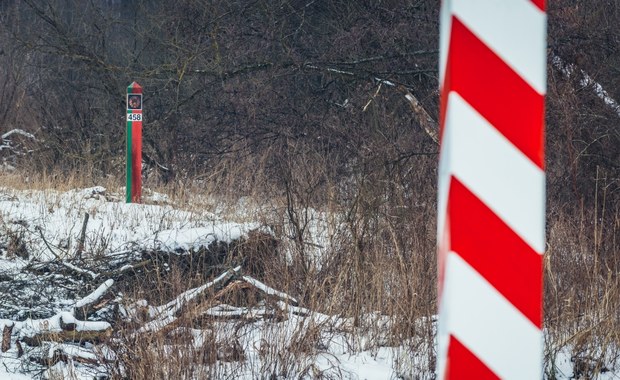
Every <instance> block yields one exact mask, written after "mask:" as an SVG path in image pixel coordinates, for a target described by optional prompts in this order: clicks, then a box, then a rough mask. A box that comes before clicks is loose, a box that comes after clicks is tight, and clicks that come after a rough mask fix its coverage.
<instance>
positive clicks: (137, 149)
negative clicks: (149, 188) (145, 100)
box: [125, 82, 142, 203]
mask: <svg viewBox="0 0 620 380" xmlns="http://www.w3.org/2000/svg"><path fill="white" fill-rule="evenodd" d="M125 189H126V191H125V193H126V202H127V203H140V202H141V200H142V87H141V86H140V85H139V84H138V83H136V82H133V83H132V84H130V85H129V87H127V185H126V187H125Z"/></svg>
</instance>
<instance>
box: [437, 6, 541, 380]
mask: <svg viewBox="0 0 620 380" xmlns="http://www.w3.org/2000/svg"><path fill="white" fill-rule="evenodd" d="M440 14H441V16H440V17H441V20H440V25H441V30H440V57H439V62H440V67H439V83H440V93H441V107H440V114H441V116H440V120H441V121H440V135H441V152H440V161H439V186H438V190H439V194H438V213H437V215H438V222H437V243H438V278H439V289H438V303H439V323H438V329H437V342H438V348H437V374H438V376H437V378H438V379H465V378H471V379H474V378H475V379H498V378H501V379H537V378H541V376H542V359H543V335H542V265H543V260H542V255H543V252H544V249H545V172H544V141H543V135H544V99H545V93H546V81H547V80H546V34H547V16H546V12H545V0H512V1H497V0H443V1H442V4H441V13H440Z"/></svg>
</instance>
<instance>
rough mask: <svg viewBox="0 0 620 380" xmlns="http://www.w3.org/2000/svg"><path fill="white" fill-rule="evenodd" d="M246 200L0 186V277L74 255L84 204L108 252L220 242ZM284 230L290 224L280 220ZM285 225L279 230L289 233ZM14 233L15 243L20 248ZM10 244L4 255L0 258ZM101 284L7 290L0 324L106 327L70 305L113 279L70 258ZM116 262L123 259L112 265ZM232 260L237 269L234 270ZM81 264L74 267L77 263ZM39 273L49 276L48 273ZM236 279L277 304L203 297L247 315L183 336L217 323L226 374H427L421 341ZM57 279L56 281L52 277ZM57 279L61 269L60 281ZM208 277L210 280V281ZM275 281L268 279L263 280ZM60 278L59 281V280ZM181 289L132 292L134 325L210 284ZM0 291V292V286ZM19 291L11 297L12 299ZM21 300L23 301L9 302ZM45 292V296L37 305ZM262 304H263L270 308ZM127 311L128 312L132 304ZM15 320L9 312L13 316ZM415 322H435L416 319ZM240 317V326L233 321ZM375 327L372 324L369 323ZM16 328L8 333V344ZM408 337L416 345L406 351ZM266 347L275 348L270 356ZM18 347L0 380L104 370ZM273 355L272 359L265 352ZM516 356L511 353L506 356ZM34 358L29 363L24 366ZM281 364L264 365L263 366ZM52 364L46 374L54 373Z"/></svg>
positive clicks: (231, 313) (320, 227) (26, 331)
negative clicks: (238, 352) (366, 327)
mask: <svg viewBox="0 0 620 380" xmlns="http://www.w3.org/2000/svg"><path fill="white" fill-rule="evenodd" d="M252 205H253V203H252V202H251V201H250V200H248V199H242V200H241V201H240V202H239V205H238V206H237V211H238V215H239V218H238V220H244V222H236V221H234V220H228V219H226V218H224V217H223V216H222V214H221V213H220V212H219V211H218V210H217V209H216V210H213V211H208V210H204V209H203V208H196V209H192V210H183V209H180V208H176V207H174V206H173V205H172V204H171V203H170V200H169V198H168V197H167V196H166V195H163V194H157V193H151V196H150V197H146V199H145V203H144V204H125V203H124V201H123V196H122V194H119V193H111V192H109V191H108V190H107V189H105V188H103V187H99V186H98V187H92V188H88V189H77V190H72V191H68V192H56V191H15V190H12V189H7V188H0V227H1V230H2V231H3V233H6V236H2V237H0V283H1V282H2V281H7V279H12V280H13V281H18V282H19V281H21V283H22V284H28V283H31V282H33V281H36V275H31V276H29V275H26V274H24V273H23V272H20V271H21V269H23V268H25V267H26V266H28V265H33V263H35V262H50V261H55V262H62V265H65V266H72V265H73V264H70V263H69V262H64V261H63V260H61V259H64V258H68V257H75V255H76V254H78V253H79V252H78V247H79V245H80V244H79V240H80V237H81V230H82V224H83V220H84V216H85V214H86V213H88V214H89V220H88V223H87V231H86V235H85V240H84V252H88V253H89V254H91V255H100V256H110V257H113V256H114V255H116V254H118V253H120V252H127V251H131V250H134V249H137V248H141V249H155V250H164V251H179V250H180V251H189V250H197V249H200V248H201V247H207V246H209V244H211V243H212V242H214V241H222V242H230V241H232V240H234V239H238V238H239V237H242V236H245V235H246V234H247V233H248V232H249V231H252V230H255V229H260V228H264V227H262V226H261V225H260V224H259V223H255V222H247V220H249V217H248V216H251V215H253V214H252V212H251V210H248V208H249V207H254V206H252ZM306 215H307V217H308V218H309V219H308V225H309V226H310V228H308V230H307V231H306V233H307V234H308V236H305V238H306V239H305V240H306V241H308V242H310V244H309V247H308V248H309V249H313V251H312V252H313V253H314V255H315V264H316V265H320V264H321V257H322V255H323V254H324V252H325V251H326V248H327V246H328V245H329V243H330V238H331V237H333V236H334V234H335V232H334V228H333V226H332V225H331V224H333V223H334V221H335V220H337V218H336V217H334V216H330V215H328V214H326V213H321V212H318V211H315V210H309V212H308V213H307V214H306ZM288 232H290V233H291V234H293V231H288ZM288 232H287V231H284V233H288ZM20 244H22V245H23V247H21V248H20ZM9 251H10V253H11V257H8V254H9ZM70 269H71V270H73V271H76V272H78V273H83V274H84V276H87V277H90V278H92V279H93V280H94V281H95V282H96V283H98V284H100V285H99V287H98V288H96V289H94V290H93V291H92V292H91V293H90V294H88V295H84V294H82V295H81V297H80V296H78V295H77V294H73V293H72V292H71V291H66V290H62V289H65V288H70V286H64V285H71V284H64V285H63V283H62V282H60V283H59V285H58V286H59V287H58V288H54V287H51V288H50V287H49V286H47V287H46V288H42V289H41V290H40V291H37V292H36V294H35V293H30V294H26V296H25V297H26V298H25V299H24V298H22V299H19V298H18V299H17V300H16V301H10V302H9V301H8V300H6V299H3V300H2V303H1V304H0V332H2V330H3V328H4V327H5V326H7V325H13V329H14V331H15V332H17V333H16V335H19V336H27V335H33V334H36V333H37V332H40V331H41V330H42V329H46V330H49V331H58V330H59V329H60V322H61V318H62V321H63V322H64V323H74V324H75V325H76V330H78V331H79V330H88V329H107V328H108V327H109V324H107V322H103V321H90V322H83V321H79V320H77V319H76V318H75V315H74V314H73V310H75V308H80V307H82V306H85V305H87V304H89V303H91V302H93V301H94V300H96V299H98V298H99V297H101V295H102V294H103V293H105V292H106V291H107V290H108V288H110V287H111V286H112V285H113V283H114V282H113V281H112V280H109V279H106V278H99V276H100V275H99V274H98V273H93V272H91V271H87V270H83V269H81V268H79V267H77V266H74V267H73V268H70ZM121 270H122V268H121ZM237 270H238V269H237V268H235V269H234V271H237ZM80 271H81V272H80ZM45 276H47V277H48V278H51V279H53V276H54V274H53V273H47V274H46V275H45ZM240 280H243V281H245V282H247V283H248V284H250V285H251V286H253V287H255V288H256V289H258V290H260V291H262V292H264V293H265V294H267V295H269V296H272V297H277V298H279V299H280V301H278V302H277V303H276V304H275V306H274V305H271V306H269V307H268V305H266V304H265V305H261V306H260V307H258V308H254V309H252V310H250V309H247V308H244V307H235V306H231V305H213V306H212V307H210V308H209V309H207V310H205V315H209V316H212V317H235V318H236V319H237V320H238V319H239V318H245V319H246V320H247V321H248V322H247V323H243V324H242V325H239V324H236V323H235V324H234V325H233V324H231V323H230V322H226V320H225V319H224V320H223V321H222V322H218V324H217V325H216V326H214V327H213V329H212V331H211V332H207V331H206V330H197V329H192V330H191V331H190V332H191V334H192V336H193V344H194V345H196V346H197V347H201V346H202V345H203V344H204V343H205V341H206V339H207V337H206V334H212V333H216V334H219V335H218V336H217V338H216V339H217V340H221V341H226V340H227V339H228V340H235V341H238V342H239V344H240V346H241V347H242V348H243V351H244V352H245V360H244V362H243V364H242V365H239V366H237V367H234V368H233V365H232V364H231V363H229V362H218V364H217V365H219V366H220V367H221V368H222V369H223V371H227V373H235V377H236V378H239V379H254V378H256V376H257V374H258V373H259V371H265V370H270V368H269V366H270V365H272V364H270V363H279V364H278V365H283V364H286V365H288V366H290V368H288V369H289V370H290V371H292V372H290V373H297V374H298V375H299V374H301V376H299V377H300V378H307V379H312V378H315V377H317V376H319V375H321V376H324V377H325V378H342V379H368V380H372V379H399V378H402V379H432V378H434V374H433V372H432V368H429V363H431V362H432V360H431V358H429V356H428V355H429V354H428V353H429V352H431V351H432V350H433V348H432V346H431V345H430V342H407V344H405V342H402V345H401V346H397V347H391V346H388V343H387V340H386V342H385V344H382V343H381V342H382V338H381V337H380V336H377V335H376V334H375V335H373V336H368V332H365V331H361V330H360V329H359V328H356V327H354V324H353V321H351V320H348V319H345V318H338V317H335V316H329V315H324V314H321V313H317V312H313V311H312V310H308V309H305V308H303V307H302V306H298V305H297V304H298V302H297V300H296V299H294V298H293V297H291V296H289V295H287V294H285V293H282V292H280V291H279V290H277V289H274V288H272V287H270V286H268V285H266V284H264V283H262V282H260V281H258V280H256V279H254V278H252V277H249V276H242V277H241V278H240ZM59 281H61V280H59ZM63 281H64V280H63ZM217 281H218V279H214V280H213V282H217ZM273 285H277V284H271V286H273ZM63 286H64V287H63ZM208 286H210V284H205V285H204V286H203V287H201V288H195V289H190V290H188V291H187V292H186V293H184V294H181V295H180V296H179V297H178V298H177V299H176V300H173V301H171V302H170V303H168V304H165V305H162V306H151V305H147V304H146V303H140V302H137V303H136V307H147V306H148V307H147V309H148V310H149V315H150V316H151V317H152V318H154V319H153V320H152V321H151V323H150V324H146V325H145V326H144V327H143V330H144V331H147V330H149V331H152V330H153V329H155V330H156V329H159V328H160V326H159V325H157V324H158V323H168V322H169V321H170V320H173V319H174V318H175V316H174V314H175V312H176V311H178V310H179V309H181V308H182V306H183V303H185V302H188V301H189V300H191V299H192V298H195V297H196V295H197V294H198V293H200V292H201V291H203V290H204V287H208ZM0 294H1V292H0ZM20 300H21V301H20ZM11 302H13V303H19V302H24V303H28V305H27V307H26V305H22V304H11ZM42 303H47V306H46V307H42V306H40V305H39V304H42ZM270 307H271V308H272V309H270ZM274 307H275V308H276V309H278V310H279V311H278V312H281V313H285V314H286V315H287V318H284V320H274V321H270V320H267V319H261V318H259V317H260V316H264V315H269V313H273V312H274V311H273V308H274ZM131 312H132V311H131V310H129V309H128V310H127V313H131ZM366 318H369V319H370V320H371V322H372V323H375V324H377V325H379V326H384V327H385V328H386V329H387V328H388V327H389V324H390V319H389V317H386V316H381V315H368V316H366ZM14 321H17V322H14ZM420 323H421V324H423V323H426V324H427V325H428V324H429V323H430V324H431V325H432V324H433V323H434V322H424V321H420ZM240 326H241V327H240ZM315 330H316V331H317V334H318V335H315V336H314V338H313V342H314V345H313V346H312V347H306V348H303V349H300V352H299V353H296V354H295V355H294V357H295V358H296V362H294V363H281V362H279V360H280V359H278V358H277V357H276V356H277V352H276V351H273V347H277V346H279V347H282V346H286V345H290V344H291V342H295V341H300V337H303V336H306V335H307V334H309V333H311V332H313V331H315ZM378 331H381V329H378ZM14 340H15V338H14V339H13V341H12V343H13V344H14V343H15V341H14ZM410 347H418V348H419V351H412V350H411V349H410ZM37 350H38V351H41V350H47V351H46V352H45V353H44V354H43V355H52V354H53V353H54V352H57V350H61V351H62V352H64V353H66V354H67V355H69V356H71V355H75V356H80V357H83V358H89V357H91V356H92V359H93V360H94V359H96V358H97V357H101V353H99V354H98V355H99V356H96V355H95V354H94V351H93V350H92V347H89V346H79V345H73V344H68V343H63V344H61V343H50V344H48V345H46V346H45V347H39V348H35V349H32V350H31V351H29V352H28V353H27V355H34V354H37V353H39V354H40V352H38V351H37ZM270 355H273V356H274V357H273V358H271V359H269V358H270ZM16 356H17V348H15V347H14V346H12V348H11V349H10V350H8V351H7V352H5V353H0V380H2V379H13V380H26V379H36V378H41V377H42V376H43V378H46V377H48V378H50V377H52V376H58V377H56V378H75V379H92V378H93V376H94V375H97V374H101V373H102V372H104V371H105V368H103V367H97V366H84V365H78V364H77V362H74V361H71V360H69V361H68V362H67V363H65V362H63V361H60V362H58V363H57V364H55V365H54V366H53V368H52V369H49V370H47V371H44V372H42V371H41V369H40V367H39V368H38V369H36V368H34V367H33V364H31V363H29V362H28V361H24V360H19V359H17V358H16ZM571 357H572V353H571V350H570V347H563V348H562V349H560V350H558V352H557V354H556V355H555V360H554V363H553V367H554V370H552V371H551V372H554V376H551V377H550V378H552V377H554V378H556V379H572V378H574V375H575V374H574V368H573V364H574V363H573V361H571ZM268 359H269V360H272V362H270V361H269V360H268ZM514 360H519V359H518V358H514ZM33 368H34V369H33ZM276 370H282V369H281V368H279V369H276V368H273V371H276ZM54 374H55V375H54ZM599 378H600V379H619V378H620V369H616V370H615V371H612V370H611V369H610V370H609V371H607V372H606V373H604V374H603V375H601V376H600V377H599Z"/></svg>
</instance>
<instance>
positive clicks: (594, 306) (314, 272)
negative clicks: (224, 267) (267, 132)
mask: <svg viewBox="0 0 620 380" xmlns="http://www.w3.org/2000/svg"><path fill="white" fill-rule="evenodd" d="M432 161H433V159H432V158H430V159H429V160H428V162H425V161H423V159H422V161H420V162H419V165H422V166H423V167H424V168H426V166H424V165H428V167H431V166H432ZM373 165H375V166H373ZM363 166H364V167H365V168H366V170H367V171H366V172H365V174H363V175H355V176H352V177H349V179H348V180H347V181H344V182H335V181H333V180H332V178H333V176H332V174H333V173H330V171H329V165H328V162H327V159H326V158H325V157H320V156H318V155H315V154H312V153H307V154H300V155H299V156H298V157H297V158H295V159H289V160H285V161H283V162H281V163H280V164H279V166H276V167H273V166H270V163H269V158H268V154H267V153H266V154H265V155H264V156H263V157H262V158H259V159H258V160H257V159H256V158H253V157H248V158H247V159H246V160H245V161H239V160H236V161H234V160H232V159H231V160H226V159H222V161H221V162H220V163H219V164H218V166H216V167H214V168H213V173H212V174H211V175H209V176H198V177H194V178H191V179H187V180H186V181H177V182H174V183H168V184H164V183H162V182H161V181H158V180H157V179H156V178H154V177H152V178H150V179H148V178H147V180H145V186H148V187H150V188H152V189H154V190H156V191H158V192H161V193H164V194H167V195H169V196H170V198H171V200H172V202H173V203H174V204H175V206H176V207H180V208H185V209H192V210H197V209H202V210H209V211H213V210H218V212H219V213H220V214H222V215H227V216H228V217H229V218H230V219H235V220H239V219H245V220H252V221H259V222H260V223H261V224H262V225H264V226H266V227H269V228H270V229H271V231H272V233H273V235H274V236H273V237H274V238H275V239H273V240H269V239H267V240H261V239H262V238H261V237H260V236H254V237H251V238H250V239H249V241H248V242H246V243H247V244H246V245H245V246H244V245H241V246H239V247H237V248H238V249H239V251H238V252H237V254H236V255H237V258H240V257H245V260H246V262H245V264H246V265H247V267H248V270H250V271H251V272H252V274H253V275H254V276H256V277H257V278H259V279H260V280H261V281H263V282H265V283H267V284H271V285H272V286H274V287H276V288H277V289H279V290H281V291H284V292H286V293H288V294H290V295H292V296H294V297H296V298H297V299H299V300H300V303H301V305H302V306H303V307H305V308H307V309H310V310H314V311H316V312H320V313H323V314H325V315H333V316H338V317H340V318H342V319H343V320H347V321H350V324H349V325H347V326H348V327H346V329H344V328H343V327H342V326H341V325H338V326H336V325H335V324H329V323H324V324H317V325H312V326H305V327H303V328H301V327H300V328H299V329H298V330H296V331H295V332H294V333H293V335H292V336H289V337H288V338H287V339H283V338H282V335H280V334H279V333H278V332H277V324H274V325H273V328H271V329H264V330H262V334H263V335H264V336H263V337H262V341H261V342H263V343H262V344H261V348H260V363H261V366H262V367H261V374H260V375H257V376H259V377H263V378H267V377H269V376H275V377H272V378H277V376H280V377H287V376H293V375H295V376H301V375H306V376H309V377H311V378H321V377H324V378H330V377H332V378H338V377H339V376H338V375H334V372H330V373H329V374H328V373H324V372H321V371H319V370H318V369H317V368H315V367H314V366H313V364H312V362H311V361H309V360H308V358H309V357H312V356H315V355H318V354H319V353H321V352H324V351H325V349H324V347H323V346H324V342H325V339H326V337H325V332H327V331H339V332H342V331H343V329H344V330H348V331H349V332H351V334H348V335H345V336H346V340H347V342H346V344H347V345H348V346H349V347H350V349H351V350H354V351H355V350H357V351H361V350H376V349H378V347H381V346H384V347H385V346H392V347H398V348H397V349H396V350H397V351H398V354H397V362H396V363H395V364H394V367H395V369H396V370H398V371H401V372H400V373H405V374H406V373H407V372H409V374H419V373H421V372H422V371H429V370H431V371H432V369H433V368H434V365H435V364H434V360H435V358H434V351H433V337H434V318H435V315H436V281H437V276H436V262H435V261H436V258H435V215H436V205H435V195H434V194H435V193H434V192H435V188H434V186H435V185H434V182H433V181H432V180H431V179H429V178H426V177H427V176H425V174H424V173H427V172H428V171H427V170H426V169H424V168H423V169H421V170H419V171H412V170H410V169H409V170H405V169H406V167H405V166H404V167H401V168H399V167H396V168H388V167H386V166H382V165H381V164H379V163H378V162H376V161H369V162H365V163H364V165H363ZM369 167H370V168H371V169H368V168H369ZM352 170H355V168H353V169H352ZM276 173H277V177H274V174H276ZM274 178H275V179H274ZM2 180H3V183H4V184H5V186H8V187H13V188H18V189H31V188H33V187H34V188H39V189H43V188H55V189H60V190H65V189H70V188H79V187H85V186H92V185H95V184H97V185H103V186H108V187H111V188H117V187H118V186H119V183H122V179H121V180H118V179H116V180H111V179H109V178H108V179H106V180H103V181H99V180H95V179H93V177H92V176H90V175H75V176H73V177H70V178H63V179H62V180H59V177H58V176H55V175H48V174H43V175H40V176H38V177H32V176H31V177H28V176H19V175H6V174H5V175H3V176H2ZM610 204H611V205H612V208H610V207H609V205H610ZM601 205H602V206H601ZM613 205H614V204H613V203H612V202H609V200H607V202H606V203H599V205H598V207H597V208H596V210H597V211H594V210H592V209H588V208H586V207H582V208H581V209H580V210H578V211H575V210H573V209H569V208H567V207H561V206H558V205H554V204H553V203H552V204H551V207H550V212H549V217H548V237H547V240H548V248H547V253H546V257H545V294H544V300H545V302H544V309H545V310H544V312H545V329H546V336H545V339H546V345H545V355H546V357H545V362H546V374H547V376H548V378H550V379H552V378H555V376H556V372H555V370H556V369H555V359H556V358H557V357H558V355H559V354H560V353H561V352H564V350H570V352H572V360H573V361H574V366H575V371H576V372H575V376H582V377H583V378H595V377H596V376H598V375H599V374H601V373H604V372H605V371H606V370H608V369H609V368H610V366H613V365H617V364H618V362H620V313H619V312H618V311H619V310H620V279H619V277H618V273H620V257H619V256H618V253H619V252H620V249H619V245H620V241H619V240H620V239H618V236H620V210H619V209H618V205H615V207H616V208H615V209H614V208H613ZM603 206H607V209H606V210H605V207H603ZM603 211H604V212H603ZM16 241H17V240H16ZM173 269H174V268H173ZM173 272H174V270H173ZM201 281H204V279H201V278H199V277H191V276H189V277H188V276H187V274H186V273H182V272H181V271H179V272H178V273H176V274H173V275H172V276H168V277H167V278H165V279H163V278H162V279H159V280H157V279H155V281H154V282H153V281H150V282H149V283H148V287H147V288H145V289H142V288H141V284H140V283H138V284H135V285H136V289H135V291H134V292H133V293H132V294H130V295H129V297H128V299H134V300H135V299H140V298H144V294H145V293H148V294H149V302H150V303H152V304H154V305H156V304H163V303H165V302H167V301H169V300H170V299H171V298H172V297H174V295H175V294H180V293H181V292H183V291H185V290H186V289H188V288H190V287H192V286H197V285H200V284H201ZM153 283H155V284H156V285H155V286H154V287H153ZM210 296H213V295H210ZM204 302H209V301H208V297H207V299H206V301H204ZM200 310H201V309H200V308H199V307H198V306H196V309H195V310H193V311H190V312H188V313H187V314H186V315H188V316H189V317H188V319H187V320H185V321H183V326H181V327H183V328H184V329H177V330H175V333H174V334H172V333H167V334H139V335H136V334H134V333H132V331H134V328H135V327H136V326H137V324H138V323H139V321H137V320H136V321H134V323H135V324H134V325H131V324H129V325H127V326H125V329H124V330H121V333H120V334H119V335H118V336H117V339H116V341H115V342H114V343H113V348H114V349H115V352H116V353H117V355H118V358H119V360H118V361H116V362H115V363H114V364H113V365H112V366H111V367H110V371H111V373H113V374H114V376H115V377H118V378H122V377H123V376H124V375H128V374H129V376H130V378H132V379H151V378H175V379H184V378H186V379H190V378H222V379H225V378H231V379H232V378H235V377H238V376H239V375H240V374H241V373H242V372H243V371H247V370H248V369H249V368H254V367H253V366H252V363H254V362H253V361H256V360H259V359H257V358H255V357H252V356H250V355H247V353H246V352H244V350H243V348H242V347H241V345H239V344H238V343H237V342H238V341H241V340H243V339H244V334H247V329H245V327H244V326H245V325H244V322H239V323H237V324H228V325H226V324H221V323H217V322H215V321H206V322H205V321H204V320H201V319H200V318H199V317H198V315H199V314H200ZM383 317H389V318H388V319H389V321H390V322H389V323H384V322H382V321H383V320H384V319H383ZM196 320H201V324H200V326H199V327H200V329H202V330H203V333H202V334H203V336H202V337H201V338H197V337H196V334H195V330H190V327H196V326H195V325H194V324H195V323H196V322H195V321H196ZM218 329H219V330H218ZM192 331H194V332H193V333H192ZM360 331H362V332H363V337H364V339H360V335H359V334H357V335H356V334H354V333H353V332H360ZM221 337H228V338H227V339H224V340H223V339H222V338H221ZM420 354H421V355H420ZM416 357H423V358H424V359H423V362H422V363H420V361H418V359H416ZM429 376H430V374H429ZM341 377H345V375H344V374H342V376H341Z"/></svg>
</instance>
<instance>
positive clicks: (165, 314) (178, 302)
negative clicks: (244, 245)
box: [138, 266, 241, 333]
mask: <svg viewBox="0 0 620 380" xmlns="http://www.w3.org/2000/svg"><path fill="white" fill-rule="evenodd" d="M240 271H241V266H238V267H236V268H234V269H230V270H227V271H226V272H224V273H222V274H221V275H219V276H218V277H217V278H215V279H214V280H213V281H210V282H208V283H206V284H204V285H202V286H199V287H197V288H193V289H190V290H187V291H185V292H183V293H181V294H180V295H179V296H178V297H177V298H175V299H174V300H172V301H170V302H168V303H167V304H165V305H162V306H159V307H157V308H155V314H156V315H157V316H158V317H157V319H155V320H153V321H150V322H148V323H146V324H145V325H144V326H142V327H141V328H140V329H139V330H138V333H141V332H158V331H161V330H162V329H164V328H166V327H168V326H169V325H171V324H172V323H174V322H175V321H176V320H177V319H178V315H179V313H180V311H181V310H182V309H183V308H185V306H186V305H188V304H189V303H190V302H191V301H193V300H195V299H196V298H197V297H198V296H199V295H201V294H202V293H204V291H205V290H207V289H210V288H213V287H214V286H216V285H218V284H221V283H225V282H226V281H228V280H229V279H230V278H232V277H233V276H235V275H237V274H238V273H239V272H240Z"/></svg>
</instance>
